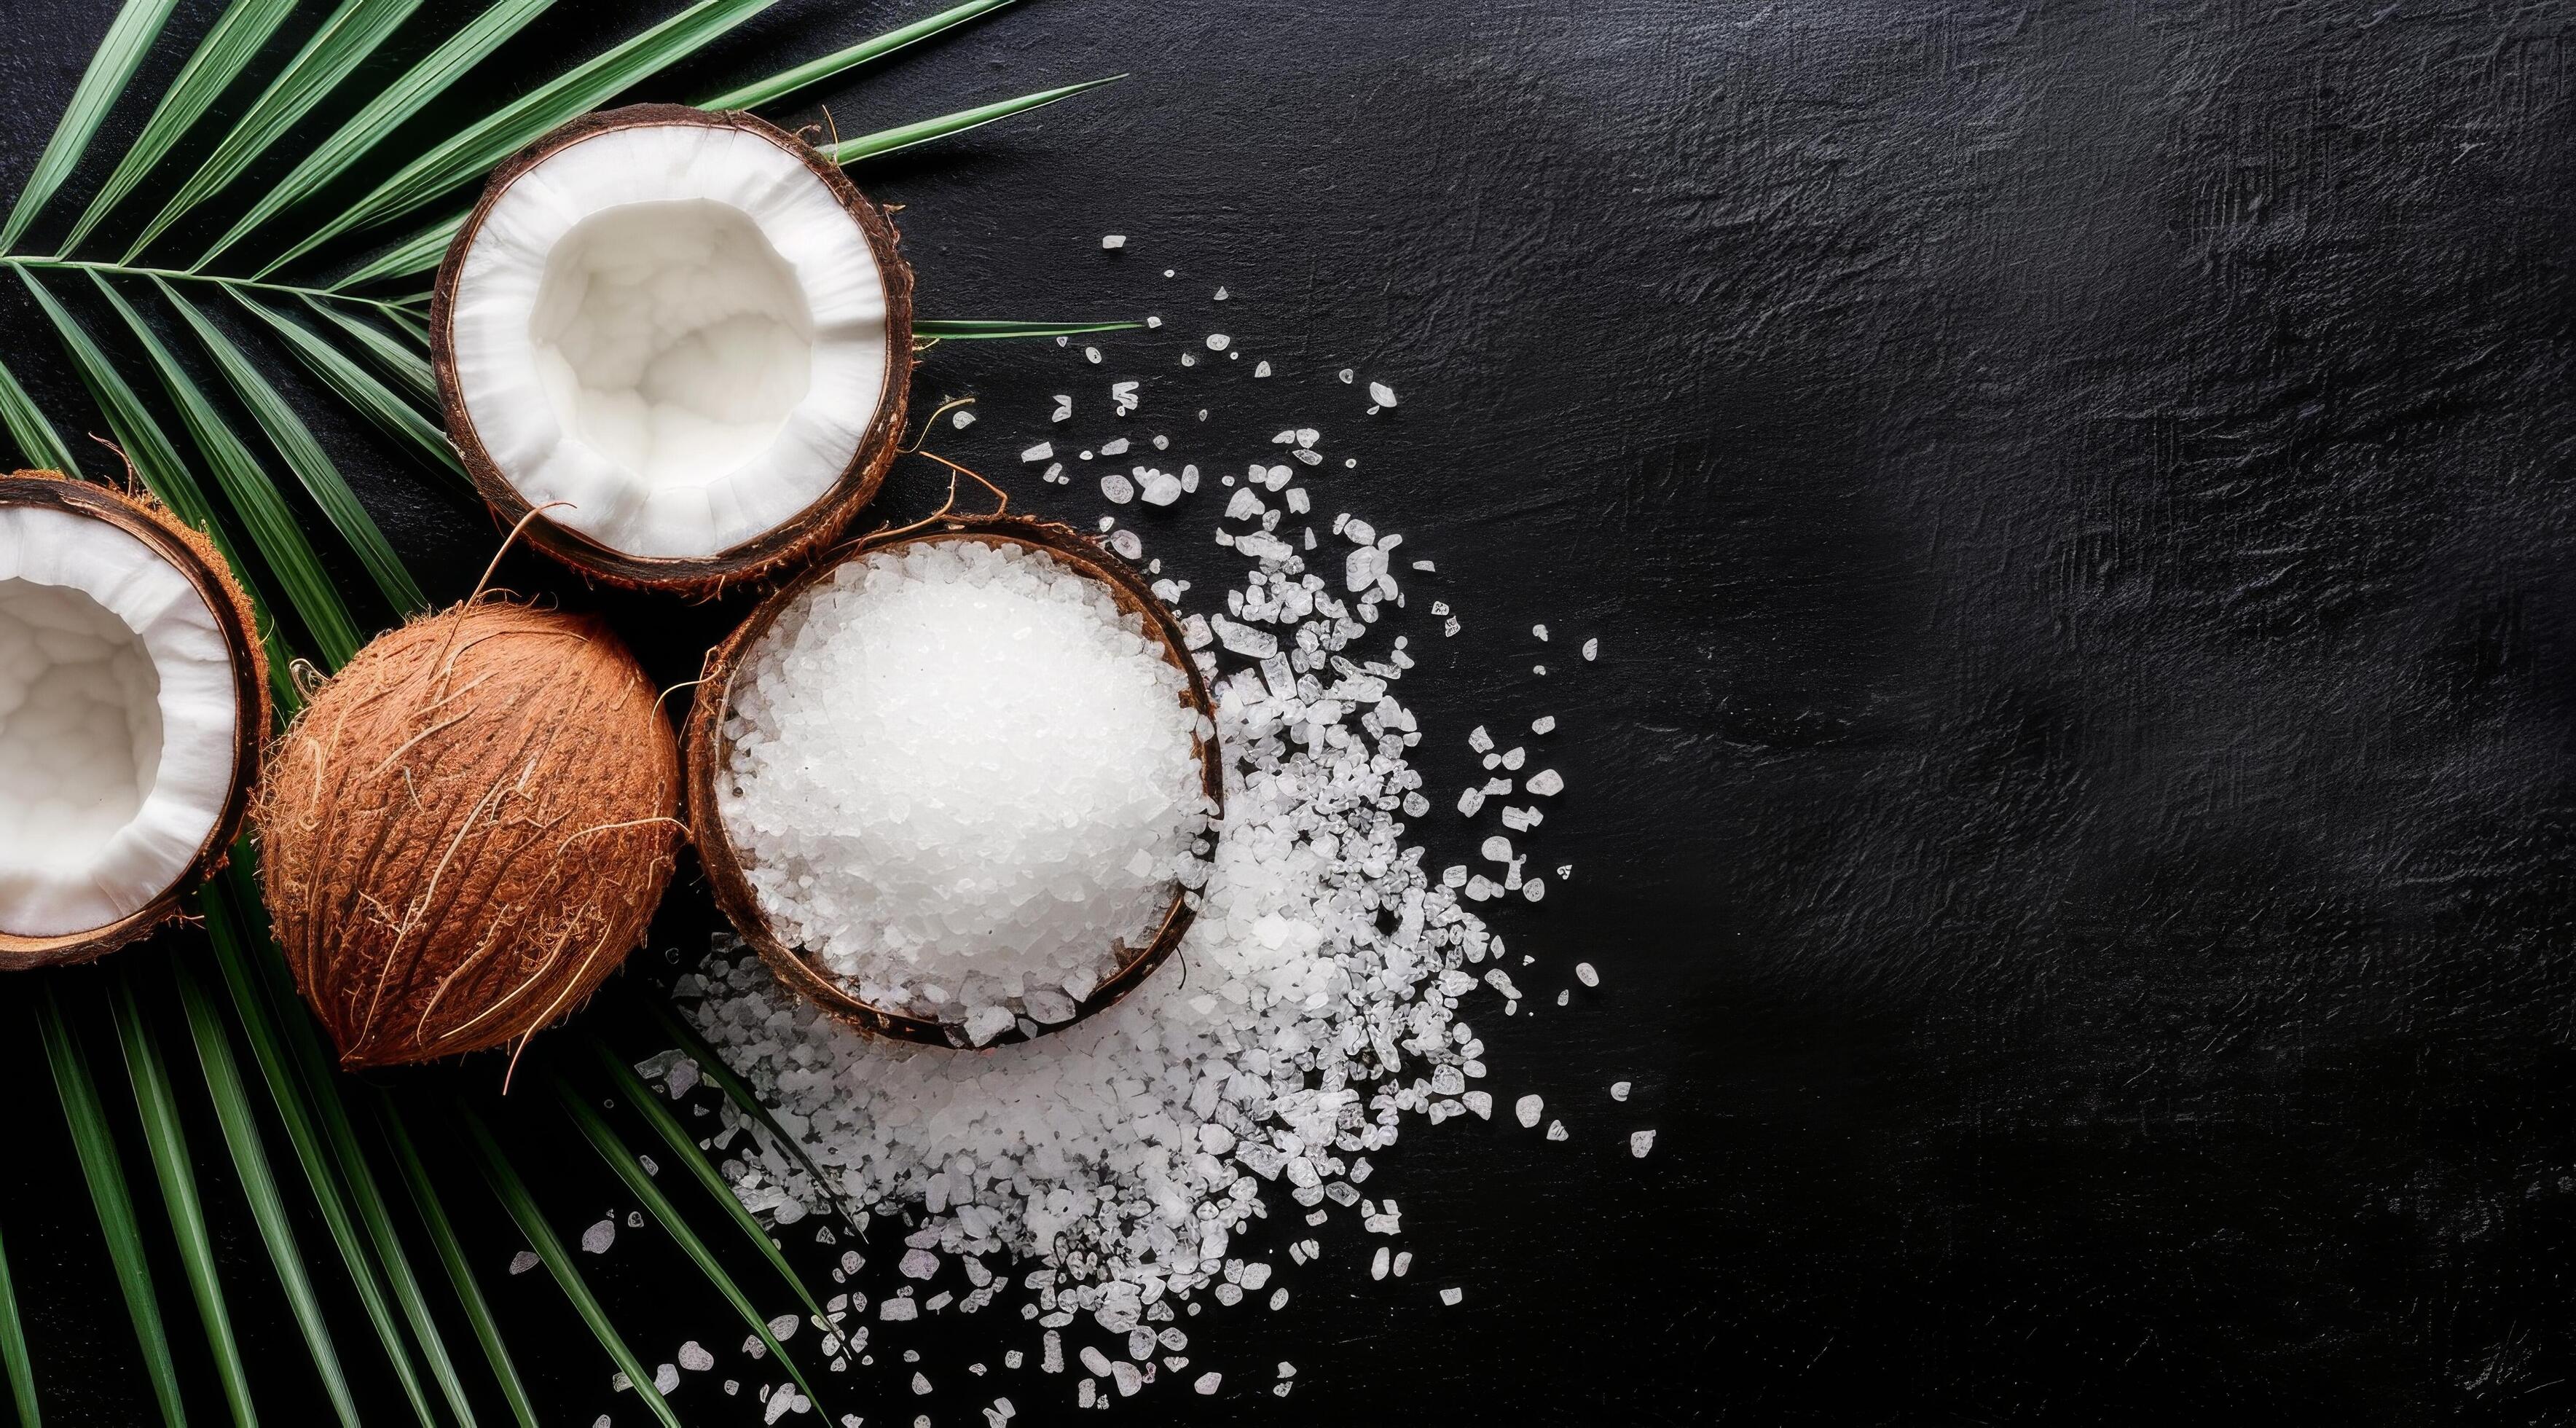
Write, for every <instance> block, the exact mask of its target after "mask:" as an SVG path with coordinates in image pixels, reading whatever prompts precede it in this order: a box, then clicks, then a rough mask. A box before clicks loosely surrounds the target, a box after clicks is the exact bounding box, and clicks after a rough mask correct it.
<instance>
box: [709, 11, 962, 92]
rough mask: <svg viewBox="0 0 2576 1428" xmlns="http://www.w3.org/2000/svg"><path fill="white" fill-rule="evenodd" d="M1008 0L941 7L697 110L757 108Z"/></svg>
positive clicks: (770, 77) (953, 26) (847, 71)
mask: <svg viewBox="0 0 2576 1428" xmlns="http://www.w3.org/2000/svg"><path fill="white" fill-rule="evenodd" d="M1010 3H1011V0H967V3H966V4H963V5H959V6H956V7H954V8H951V9H947V10H942V11H940V12H939V13H938V14H936V15H932V16H930V17H928V18H926V19H920V20H915V21H913V22H912V23H911V24H909V25H904V26H901V27H899V28H896V29H892V30H888V31H886V32H885V33H884V34H882V35H877V36H874V37H872V38H869V39H864V40H861V41H859V42H858V43H857V44H855V45H852V46H850V47H849V48H848V49H845V50H840V51H837V52H835V53H832V54H828V55H825V56H823V57H822V58H821V59H813V60H807V61H806V62H805V63H803V64H800V65H798V66H796V67H795V68H793V69H787V70H781V71H779V72H778V73H776V74H773V75H771V76H769V77H768V78H767V79H756V80H753V81H752V82H751V83H749V84H746V85H744V86H742V87H741V88H739V89H728V90H726V91H725V92H724V93H722V94H719V95H717V96H716V97H715V98H713V99H702V100H700V101H698V107H699V108H700V109H757V108H759V107H760V106H761V105H764V104H768V103H770V102H772V101H774V100H778V99H784V98H785V97H787V96H788V95H790V94H793V93H795V92H796V91H797V90H800V89H803V88H805V87H806V86H808V85H813V84H820V83H822V82H823V81H824V80H827V79H831V78H833V77H835V76H837V75H842V74H847V73H849V72H850V71H851V70H854V69H857V68H858V67H859V66H861V65H863V64H866V63H868V62H869V61H871V60H878V59H883V58H885V57H886V56H887V55H890V54H893V53H894V52H895V51H897V50H899V49H904V48H906V47H907V46H911V45H917V44H919V43H921V42H922V41H923V40H926V39H929V38H930V37H931V36H933V35H936V34H938V33H939V32H940V31H942V30H948V29H953V28H955V27H957V26H959V25H962V24H965V23H966V22H967V21H969V20H972V19H974V18H976V17H977V16H980V15H989V14H991V13H993V12H994V11H996V10H999V9H1001V8H1002V7H1003V6H1005V5H1008V4H1010Z"/></svg>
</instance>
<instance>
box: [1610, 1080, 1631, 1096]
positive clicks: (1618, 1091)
mask: <svg viewBox="0 0 2576 1428" xmlns="http://www.w3.org/2000/svg"><path fill="white" fill-rule="evenodd" d="M1610 1099H1611V1100H1614V1101H1624V1100H1626V1099H1628V1083H1627V1082H1625V1081H1613V1082H1611V1083H1610Z"/></svg>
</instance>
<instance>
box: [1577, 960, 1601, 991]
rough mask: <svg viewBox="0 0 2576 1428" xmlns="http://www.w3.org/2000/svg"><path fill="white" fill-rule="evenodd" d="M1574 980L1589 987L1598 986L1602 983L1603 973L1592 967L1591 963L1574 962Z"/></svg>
mask: <svg viewBox="0 0 2576 1428" xmlns="http://www.w3.org/2000/svg"><path fill="white" fill-rule="evenodd" d="M1574 980H1576V981H1578V982H1581V983H1582V984H1583V985H1585V986H1587V987H1597V986H1600V985H1601V974H1600V973H1599V972H1596V971H1594V970H1593V969H1592V964H1591V963H1589V962H1577V963H1575V964H1574Z"/></svg>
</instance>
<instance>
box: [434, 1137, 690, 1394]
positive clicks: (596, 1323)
mask: <svg viewBox="0 0 2576 1428" xmlns="http://www.w3.org/2000/svg"><path fill="white" fill-rule="evenodd" d="M457 1115H458V1116H459V1118H461V1119H462V1120H463V1121H464V1123H465V1132H466V1134H467V1135H468V1136H469V1137H471V1138H472V1140H473V1142H474V1150H475V1154H476V1156H477V1158H479V1159H480V1160H481V1162H482V1165H483V1176H484V1178H485V1179H486V1180H488V1181H490V1182H491V1185H492V1194H493V1195H494V1197H496V1198H497V1199H499V1200H500V1202H501V1208H502V1209H504V1210H506V1211H508V1212H509V1215H510V1218H511V1219H512V1220H513V1221H515V1222H516V1223H517V1224H518V1226H519V1233H520V1234H522V1235H524V1236H526V1237H527V1240H528V1246H529V1248H531V1249H533V1250H535V1251H536V1252H537V1258H538V1259H539V1260H540V1261H542V1262H543V1263H544V1264H545V1267H546V1271H547V1272H548V1273H549V1274H552V1275H553V1276H554V1278H555V1284H556V1285H557V1286H558V1287H560V1288H561V1289H562V1290H563V1292H564V1297H565V1298H566V1299H569V1300H571V1301H572V1307H573V1312H575V1313H577V1314H579V1315H580V1316H581V1321H582V1323H584V1324H586V1325H588V1326H589V1327H590V1332H591V1335H592V1337H594V1338H596V1339H598V1340H599V1346H600V1347H601V1348H603V1349H606V1350H607V1351H608V1356H609V1358H611V1359H612V1360H615V1361H616V1364H617V1369H618V1372H620V1373H623V1374H625V1375H626V1382H627V1384H628V1386H630V1387H632V1388H633V1389H634V1390H635V1393H636V1395H637V1396H638V1397H640V1398H642V1399H643V1400H644V1402H645V1405H646V1406H647V1407H650V1408H651V1409H652V1410H653V1414H654V1416H655V1417H657V1418H659V1419H661V1420H662V1422H663V1424H664V1428H680V1420H679V1417H678V1416H677V1415H675V1414H673V1413H672V1412H671V1405H670V1404H669V1403H668V1402H666V1401H664V1399H663V1397H662V1391H661V1390H660V1389H658V1388H655V1387H654V1386H653V1375H652V1374H650V1373H648V1372H646V1371H645V1368H644V1363H643V1361H642V1360H640V1359H638V1358H636V1357H635V1351H634V1350H633V1349H630V1348H628V1347H627V1346H626V1341H625V1340H624V1339H622V1338H620V1337H618V1334H617V1326H616V1325H614V1324H611V1323H609V1322H608V1311H606V1310H604V1309H602V1308H600V1307H599V1299H598V1297H597V1296H596V1295H594V1294H592V1293H591V1292H590V1285H589V1284H588V1283H587V1282H585V1281H584V1280H583V1279H582V1277H581V1270H580V1269H579V1268H578V1267H577V1266H575V1265H574V1264H573V1262H572V1256H570V1255H568V1254H566V1253H564V1247H563V1241H561V1240H559V1239H557V1238H555V1232H554V1228H553V1227H552V1226H550V1225H548V1224H547V1223H546V1217H545V1212H544V1211H542V1210H539V1209H538V1208H537V1202H536V1200H535V1199H534V1198H533V1197H531V1196H530V1195H529V1194H528V1187H527V1185H526V1183H525V1182H523V1181H521V1180H520V1179H519V1172H518V1171H516V1170H514V1169H512V1168H511V1167H510V1157H509V1154H508V1153H507V1152H505V1151H503V1150H502V1149H501V1143H500V1142H499V1141H496V1140H494V1139H493V1138H492V1130H491V1127H489V1126H486V1125H485V1124H483V1118H482V1117H481V1116H478V1115H476V1114H474V1111H473V1108H472V1107H470V1106H459V1107H458V1108H457Z"/></svg>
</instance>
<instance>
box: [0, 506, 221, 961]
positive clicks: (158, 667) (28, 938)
mask: <svg viewBox="0 0 2576 1428" xmlns="http://www.w3.org/2000/svg"><path fill="white" fill-rule="evenodd" d="M255 630H256V626H255V625H254V623H253V621H252V617H251V609H250V601H249V599H248V598H247V597H246V596H244V595H243V594H242V591H241V587H240V586H239V585H238V584H237V583H236V582H235V581H234V580H233V578H232V574H231V572H230V571H229V570H228V569H227V568H226V567H225V565H224V561H223V557H222V556H221V555H220V554H218V553H217V552H216V550H215V548H214V544H213V543H212V542H211V541H209V540H207V539H206V538H205V537H204V536H202V535H200V534H198V533H197V532H195V531H192V530H189V529H188V528H187V527H185V526H184V525H181V524H180V523H179V522H178V521H177V520H176V519H175V518H173V517H172V516H171V515H170V513H169V512H167V511H165V510H163V509H162V508H161V507H160V506H158V505H157V504H154V503H152V502H151V501H150V500H149V499H148V498H128V497H125V496H122V495H119V494H117V493H116V492H114V491H110V490H108V489H106V488H104V487H101V486H94V485H91V484H89V483H87V482H83V481H76V480H71V479H68V478H66V477H63V476H59V475H56V474H54V473H52V472H39V471H21V472H18V473H16V474H15V475H12V476H7V477H0V968H6V969H20V968H27V967H42V966H52V965H57V964H60V963H66V962H81V961H87V960H88V959H90V958H92V957H97V956H99V955H101V954H103V953H106V952H109V951H112V950H114V949H115V948H117V947H120V946H123V945H124V944H125V943H128V942H131V941H133V940H134V939H136V938H138V937H141V936H143V935H144V934H145V933H147V932H150V931H151V930H152V929H153V928H154V927H157V926H159V925H160V924H161V923H163V922H166V921H169V920H170V919H171V918H173V917H175V916H177V915H178V914H179V898H180V896H181V894H183V893H185V892H186V891H187V890H188V889H190V888H192V887H194V886H195V885H196V884H197V883H198V882H199V881H201V880H202V879H203V878H204V876H205V875H206V874H207V873H208V872H210V871H211V870H213V869H214V868H215V867H217V866H220V864H221V863H222V861H223V856H224V849H225V847H226V845H227V844H228V843H229V842H230V841H231V839H232V836H233V833H234V832H235V831H236V830H237V829H238V828H239V827H240V826H241V818H242V811H243V808H244V806H245V805H246V803H247V801H248V799H249V797H250V788H251V782H252V779H253V777H254V775H255V773H256V771H257V769H258V758H259V746H260V743H261V741H262V740H264V739H265V738H266V737H267V734H268V718H269V705H268V671H267V666H266V663H265V660H264V657H263V656H262V654H261V652H260V645H259V640H258V637H257V635H256V634H255V633H254V632H255Z"/></svg>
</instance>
